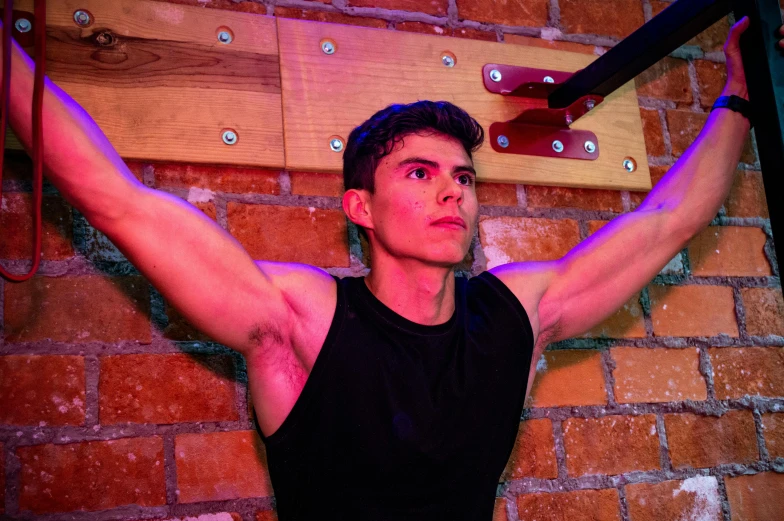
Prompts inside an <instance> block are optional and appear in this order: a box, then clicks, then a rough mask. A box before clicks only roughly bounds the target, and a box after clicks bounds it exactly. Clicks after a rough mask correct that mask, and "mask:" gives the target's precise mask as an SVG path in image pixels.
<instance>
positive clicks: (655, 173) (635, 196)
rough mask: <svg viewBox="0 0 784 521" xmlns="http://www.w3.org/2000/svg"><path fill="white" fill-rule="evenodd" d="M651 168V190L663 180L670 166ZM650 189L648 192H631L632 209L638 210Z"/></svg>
mask: <svg viewBox="0 0 784 521" xmlns="http://www.w3.org/2000/svg"><path fill="white" fill-rule="evenodd" d="M650 169H651V190H652V189H653V188H654V187H656V184H657V183H658V182H659V181H661V178H662V177H664V176H665V174H667V172H669V171H670V167H669V166H652V167H650ZM649 193H650V190H649V191H647V192H629V202H630V207H631V209H632V210H636V209H637V208H638V207H639V206H640V205H641V204H642V202H643V201H644V200H645V198H646V197H648V194H649Z"/></svg>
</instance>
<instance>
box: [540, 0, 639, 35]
mask: <svg viewBox="0 0 784 521" xmlns="http://www.w3.org/2000/svg"><path fill="white" fill-rule="evenodd" d="M559 5H560V7H561V25H562V26H563V28H564V31H565V32H567V33H588V34H599V35H605V36H614V37H616V38H625V37H627V36H629V35H630V34H631V33H633V32H634V31H636V30H637V29H638V28H639V27H640V26H642V25H643V24H644V23H645V17H644V16H643V12H642V4H641V3H640V2H638V1H637V0H560V2H559ZM539 25H544V24H539Z"/></svg>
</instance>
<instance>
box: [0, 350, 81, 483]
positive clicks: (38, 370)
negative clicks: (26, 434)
mask: <svg viewBox="0 0 784 521" xmlns="http://www.w3.org/2000/svg"><path fill="white" fill-rule="evenodd" d="M84 402H85V379H84V358H82V357H81V356H65V355H51V356H48V355H45V356H36V355H4V356H0V404H3V405H2V407H0V423H2V424H5V425H36V426H38V425H41V426H43V425H49V426H62V425H82V424H83V423H84V409H85V405H84ZM0 490H2V489H0Z"/></svg>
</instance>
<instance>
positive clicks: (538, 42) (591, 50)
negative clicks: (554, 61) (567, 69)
mask: <svg viewBox="0 0 784 521" xmlns="http://www.w3.org/2000/svg"><path fill="white" fill-rule="evenodd" d="M504 42H505V43H513V44H516V45H528V46H530V47H540V48H542V49H554V50H557V51H567V52H577V53H580V54H597V53H596V49H597V46H595V45H586V44H584V43H575V42H564V41H561V40H546V39H544V38H533V37H531V36H523V35H520V34H505V35H504Z"/></svg>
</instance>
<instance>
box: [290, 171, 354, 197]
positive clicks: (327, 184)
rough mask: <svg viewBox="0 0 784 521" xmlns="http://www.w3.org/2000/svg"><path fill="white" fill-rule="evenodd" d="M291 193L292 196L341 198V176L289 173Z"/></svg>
mask: <svg viewBox="0 0 784 521" xmlns="http://www.w3.org/2000/svg"><path fill="white" fill-rule="evenodd" d="M289 178H290V179H291V193H292V194H294V195H326V196H329V197H342V196H343V191H344V190H343V175H341V174H322V173H316V172H290V173H289Z"/></svg>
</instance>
